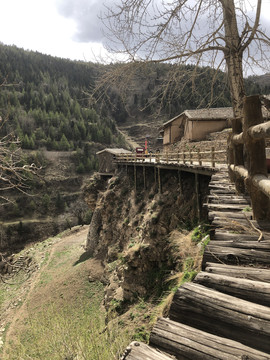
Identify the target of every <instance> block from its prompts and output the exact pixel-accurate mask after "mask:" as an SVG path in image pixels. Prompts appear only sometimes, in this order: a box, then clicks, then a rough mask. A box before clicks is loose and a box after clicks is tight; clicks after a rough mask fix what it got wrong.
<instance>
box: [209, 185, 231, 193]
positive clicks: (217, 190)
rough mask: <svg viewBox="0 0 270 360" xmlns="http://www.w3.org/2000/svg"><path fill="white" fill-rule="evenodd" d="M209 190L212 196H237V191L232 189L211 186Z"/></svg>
mask: <svg viewBox="0 0 270 360" xmlns="http://www.w3.org/2000/svg"><path fill="white" fill-rule="evenodd" d="M209 189H210V194H232V195H235V193H236V191H235V189H233V188H231V189H225V188H213V189H211V188H210V185H209Z"/></svg>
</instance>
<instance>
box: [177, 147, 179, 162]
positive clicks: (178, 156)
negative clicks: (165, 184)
mask: <svg viewBox="0 0 270 360" xmlns="http://www.w3.org/2000/svg"><path fill="white" fill-rule="evenodd" d="M179 162H180V157H179V150H178V151H177V164H179Z"/></svg>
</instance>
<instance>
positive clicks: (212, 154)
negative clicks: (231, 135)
mask: <svg viewBox="0 0 270 360" xmlns="http://www.w3.org/2000/svg"><path fill="white" fill-rule="evenodd" d="M211 165H212V167H215V166H216V163H215V147H214V146H212V147H211Z"/></svg>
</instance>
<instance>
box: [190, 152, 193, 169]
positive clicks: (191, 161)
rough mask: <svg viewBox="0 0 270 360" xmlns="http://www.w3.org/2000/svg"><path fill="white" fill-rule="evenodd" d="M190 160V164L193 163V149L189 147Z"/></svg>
mask: <svg viewBox="0 0 270 360" xmlns="http://www.w3.org/2000/svg"><path fill="white" fill-rule="evenodd" d="M189 161H190V165H192V164H193V160H192V152H191V149H189Z"/></svg>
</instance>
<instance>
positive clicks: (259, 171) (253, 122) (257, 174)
mask: <svg viewBox="0 0 270 360" xmlns="http://www.w3.org/2000/svg"><path fill="white" fill-rule="evenodd" d="M233 128H234V127H233ZM266 138H270V121H268V122H265V123H263V117H262V110H261V101H260V98H259V96H257V95H256V96H248V97H246V98H245V99H244V118H243V131H242V132H241V133H237V132H234V133H233V134H232V136H231V140H230V143H229V155H228V159H229V170H230V172H231V178H232V180H234V181H235V182H236V185H237V189H238V190H239V191H243V190H244V189H247V191H248V193H249V194H250V197H251V201H252V208H253V214H254V217H255V218H256V219H257V220H259V219H267V218H269V214H270V179H269V177H268V175H267V165H266V151H265V148H266V145H265V139H266Z"/></svg>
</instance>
